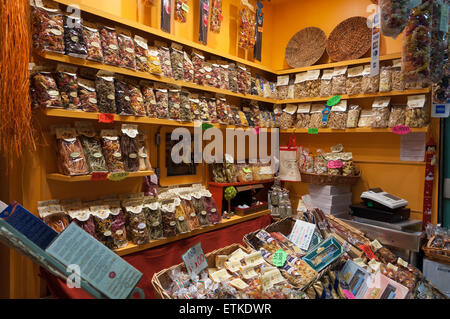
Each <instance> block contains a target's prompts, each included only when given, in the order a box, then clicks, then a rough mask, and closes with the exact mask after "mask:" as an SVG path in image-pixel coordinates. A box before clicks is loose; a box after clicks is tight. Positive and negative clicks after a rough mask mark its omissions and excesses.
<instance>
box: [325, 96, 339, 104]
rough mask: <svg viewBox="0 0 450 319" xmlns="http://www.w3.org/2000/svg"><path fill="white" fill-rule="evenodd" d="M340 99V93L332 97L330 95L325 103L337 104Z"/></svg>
mask: <svg viewBox="0 0 450 319" xmlns="http://www.w3.org/2000/svg"><path fill="white" fill-rule="evenodd" d="M340 101H341V96H340V95H335V96H333V97H331V98H330V99H329V100H328V101H327V105H328V106H333V105H336V104H338V103H339V102H340Z"/></svg>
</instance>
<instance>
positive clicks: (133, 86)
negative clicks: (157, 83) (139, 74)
mask: <svg viewBox="0 0 450 319" xmlns="http://www.w3.org/2000/svg"><path fill="white" fill-rule="evenodd" d="M128 92H129V93H130V104H131V109H132V110H133V114H134V115H135V116H146V115H147V111H146V110H145V104H144V96H143V95H142V92H141V88H140V87H139V85H138V83H137V82H136V81H129V83H128Z"/></svg>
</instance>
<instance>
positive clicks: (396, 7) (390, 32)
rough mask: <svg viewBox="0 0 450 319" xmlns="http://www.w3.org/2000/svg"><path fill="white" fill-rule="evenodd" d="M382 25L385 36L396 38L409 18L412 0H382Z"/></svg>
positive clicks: (380, 3)
mask: <svg viewBox="0 0 450 319" xmlns="http://www.w3.org/2000/svg"><path fill="white" fill-rule="evenodd" d="M379 5H380V25H381V32H382V33H383V35H384V36H387V37H392V38H394V39H395V38H396V37H397V36H398V35H399V34H400V33H401V32H402V31H403V29H404V28H405V26H406V23H407V22H408V19H409V10H410V1H408V0H396V1H394V0H380V2H379Z"/></svg>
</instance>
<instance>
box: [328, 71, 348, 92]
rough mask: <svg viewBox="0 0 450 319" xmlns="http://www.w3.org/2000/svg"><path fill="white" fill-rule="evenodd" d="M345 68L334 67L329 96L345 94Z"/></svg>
mask: <svg viewBox="0 0 450 319" xmlns="http://www.w3.org/2000/svg"><path fill="white" fill-rule="evenodd" d="M346 73H347V66H342V67H336V68H334V70H333V79H332V80H331V86H332V88H331V95H340V94H345V92H346V83H347V76H346Z"/></svg>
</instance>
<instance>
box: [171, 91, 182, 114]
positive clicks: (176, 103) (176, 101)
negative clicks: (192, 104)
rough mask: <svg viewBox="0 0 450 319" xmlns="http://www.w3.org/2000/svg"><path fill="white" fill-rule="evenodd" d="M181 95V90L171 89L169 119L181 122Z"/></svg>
mask: <svg viewBox="0 0 450 319" xmlns="http://www.w3.org/2000/svg"><path fill="white" fill-rule="evenodd" d="M180 93H181V89H179V88H171V89H169V118H170V119H172V120H176V121H178V120H180V117H181V115H180V109H181V101H180Z"/></svg>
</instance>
